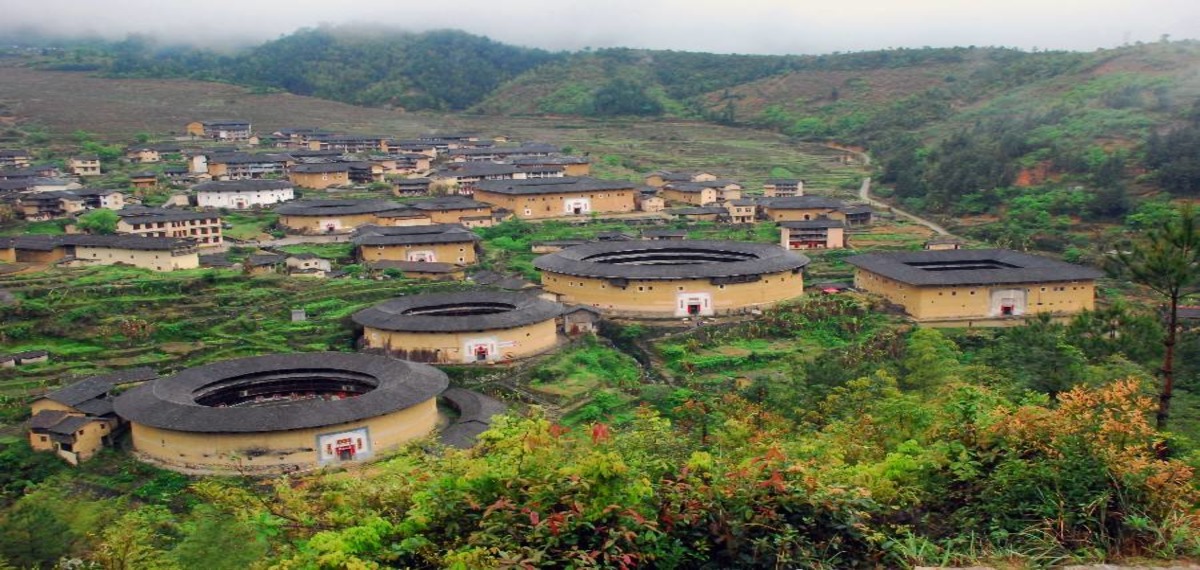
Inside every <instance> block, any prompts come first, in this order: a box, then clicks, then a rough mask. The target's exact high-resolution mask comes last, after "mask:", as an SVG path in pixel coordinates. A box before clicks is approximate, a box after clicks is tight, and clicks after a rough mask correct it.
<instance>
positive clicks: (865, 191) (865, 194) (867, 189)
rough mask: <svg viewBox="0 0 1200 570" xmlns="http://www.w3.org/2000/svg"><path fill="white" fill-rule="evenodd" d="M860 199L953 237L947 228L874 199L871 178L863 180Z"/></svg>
mask: <svg viewBox="0 0 1200 570" xmlns="http://www.w3.org/2000/svg"><path fill="white" fill-rule="evenodd" d="M858 197H859V198H861V199H862V201H864V202H866V203H868V204H870V205H872V206H874V207H876V208H884V209H886V210H888V211H889V212H892V213H894V214H896V215H897V216H900V217H901V218H905V219H908V220H912V221H913V222H916V223H918V224H921V225H922V226H925V227H927V228H929V229H931V230H933V231H934V232H936V233H937V234H938V235H942V236H948V235H953V234H951V233H950V232H948V231H946V228H943V227H942V226H940V225H938V224H935V223H933V222H931V221H929V220H926V219H925V218H922V217H920V216H918V215H916V214H912V213H909V212H906V211H904V210H901V209H900V208H897V207H895V206H892V205H890V204H886V203H884V202H880V201H879V200H876V199H874V198H872V197H871V177H870V176H868V177H866V178H863V181H862V186H859V187H858Z"/></svg>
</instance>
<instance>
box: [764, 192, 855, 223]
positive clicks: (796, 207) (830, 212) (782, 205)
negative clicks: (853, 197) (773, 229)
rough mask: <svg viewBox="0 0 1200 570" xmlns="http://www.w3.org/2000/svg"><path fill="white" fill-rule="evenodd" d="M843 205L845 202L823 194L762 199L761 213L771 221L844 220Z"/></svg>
mask: <svg viewBox="0 0 1200 570" xmlns="http://www.w3.org/2000/svg"><path fill="white" fill-rule="evenodd" d="M845 207H846V204H845V202H842V201H841V200H835V199H833V198H826V197H824V196H795V197H791V198H773V199H765V200H763V201H762V211H763V215H764V216H765V217H766V218H767V219H768V220H771V221H773V222H794V221H801V220H815V219H817V218H821V217H825V218H828V219H832V220H845V219H846V215H845V214H844V213H842V208H845Z"/></svg>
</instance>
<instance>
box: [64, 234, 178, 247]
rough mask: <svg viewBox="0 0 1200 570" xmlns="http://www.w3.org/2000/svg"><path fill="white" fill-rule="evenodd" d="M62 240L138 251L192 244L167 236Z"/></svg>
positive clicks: (97, 237) (69, 237)
mask: <svg viewBox="0 0 1200 570" xmlns="http://www.w3.org/2000/svg"><path fill="white" fill-rule="evenodd" d="M62 240H63V241H64V242H65V243H66V244H68V245H74V246H86V247H103V248H110V249H135V250H140V251H170V250H173V249H177V248H181V247H189V246H191V245H193V242H192V241H191V240H186V239H176V238H167V237H141V236H88V235H76V236H64V237H63V238H62Z"/></svg>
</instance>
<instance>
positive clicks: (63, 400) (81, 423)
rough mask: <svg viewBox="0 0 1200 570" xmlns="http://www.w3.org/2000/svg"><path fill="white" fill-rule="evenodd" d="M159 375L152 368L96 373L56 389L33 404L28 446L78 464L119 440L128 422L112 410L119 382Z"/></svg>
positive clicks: (127, 382) (144, 380)
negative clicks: (118, 434)
mask: <svg viewBox="0 0 1200 570" xmlns="http://www.w3.org/2000/svg"><path fill="white" fill-rule="evenodd" d="M157 377H158V374H157V373H155V372H154V371H153V370H151V369H149V368H134V369H131V370H125V371H121V372H116V373H112V374H104V375H100V376H93V377H91V378H87V379H85V380H82V381H80V382H76V383H74V384H71V385H69V386H66V387H64V388H61V389H59V390H55V391H53V392H50V393H49V394H46V395H44V396H42V397H40V398H38V399H36V400H34V401H33V403H32V404H31V405H30V411H31V415H32V417H31V418H30V420H29V446H30V447H32V448H33V450H34V451H44V452H50V453H54V454H55V455H58V456H59V457H61V458H63V459H64V460H66V461H67V462H68V463H70V464H71V465H78V464H79V463H81V462H83V461H87V460H89V459H91V458H92V457H93V456H95V455H96V453H98V452H99V451H100V450H102V449H104V448H105V447H111V446H113V445H115V443H116V441H115V440H116V435H117V433H118V432H119V431H120V430H121V428H123V427H125V423H124V421H123V420H121V418H120V417H119V416H117V414H116V412H114V411H113V403H112V400H113V391H114V389H115V388H116V387H117V386H119V385H126V384H133V383H139V382H147V381H150V380H153V379H155V378H157Z"/></svg>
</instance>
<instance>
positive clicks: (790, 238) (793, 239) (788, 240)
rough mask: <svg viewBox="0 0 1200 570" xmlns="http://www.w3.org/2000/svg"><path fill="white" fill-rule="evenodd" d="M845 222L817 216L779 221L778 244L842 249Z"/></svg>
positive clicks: (806, 247) (808, 247)
mask: <svg viewBox="0 0 1200 570" xmlns="http://www.w3.org/2000/svg"><path fill="white" fill-rule="evenodd" d="M845 228H846V224H845V223H844V222H843V221H841V220H831V219H829V218H818V219H815V220H799V221H791V222H779V245H781V246H783V247H786V248H788V249H842V248H844V247H846V233H845V232H846V229H845Z"/></svg>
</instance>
